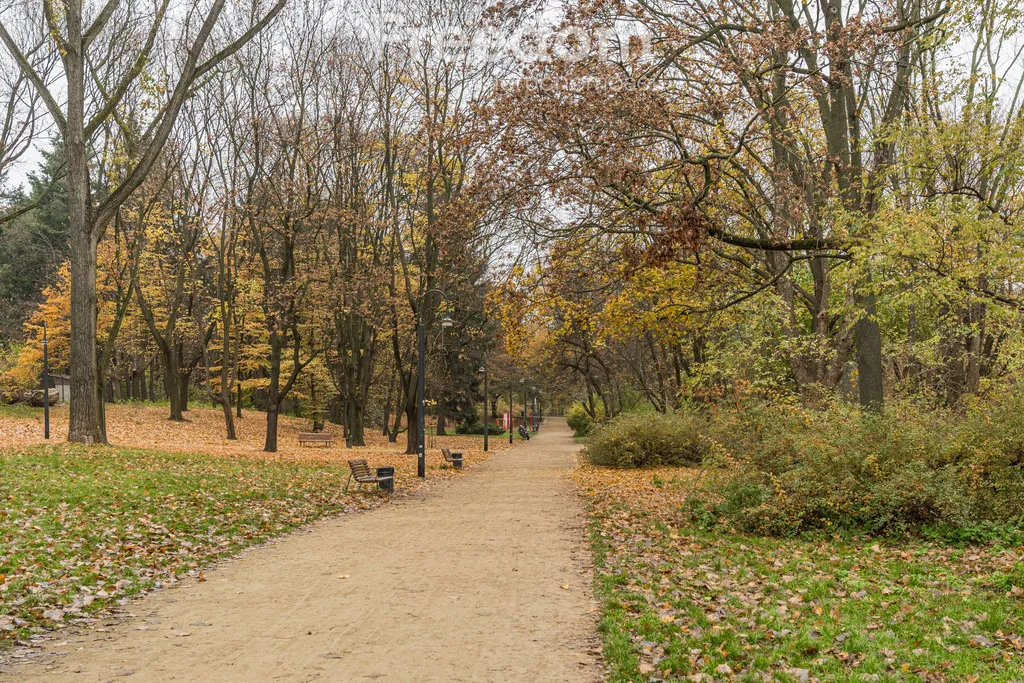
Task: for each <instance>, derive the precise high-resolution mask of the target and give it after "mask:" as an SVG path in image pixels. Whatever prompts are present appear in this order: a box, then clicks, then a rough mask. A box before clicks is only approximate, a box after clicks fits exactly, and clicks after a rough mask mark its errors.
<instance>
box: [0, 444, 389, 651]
mask: <svg viewBox="0 0 1024 683" xmlns="http://www.w3.org/2000/svg"><path fill="white" fill-rule="evenodd" d="M347 475H348V471H347V468H345V467H344V466H337V465H324V464H296V463H286V462H276V461H266V460H260V459H231V458H224V457H211V456H203V455H182V454H173V453H163V452H157V451H148V450H136V449H124V448H86V447H81V446H76V445H69V444H62V445H56V446H43V447H33V448H25V449H17V450H7V451H0V647H2V646H3V643H4V642H7V643H8V644H9V643H10V641H11V640H12V639H13V638H17V637H23V636H25V635H28V634H29V633H32V632H34V631H38V630H41V629H43V628H52V627H54V626H56V625H59V624H64V623H69V622H72V621H74V619H76V618H82V617H85V616H87V615H88V614H89V613H91V612H94V611H96V610H98V609H101V608H102V607H104V606H107V605H111V604H115V603H118V602H120V601H123V600H125V599H127V598H129V597H130V596H132V595H134V594H136V593H138V592H140V591H142V590H145V589H146V588H150V587H153V586H156V585H160V584H161V583H167V582H173V581H174V580H175V577H176V576H179V575H181V574H182V573H184V572H188V571H190V570H195V569H197V568H200V567H202V566H203V565H204V564H207V563H209V562H210V561H212V560H214V559H215V558H219V557H224V556H227V555H231V554H233V553H236V552H237V551H238V550H239V549H241V548H243V547H245V546H249V545H252V544H255V543H259V542H261V541H263V540H266V539H267V538H270V537H272V536H275V535H278V534H281V533H283V532H286V531H288V530H290V529H292V528H294V527H296V526H298V525H301V524H304V523H307V522H309V521H311V520H314V519H316V518H318V517H321V516H323V515H326V514H330V513H334V512H339V511H342V510H345V509H348V508H352V507H357V506H367V505H369V504H371V502H372V501H374V500H376V496H374V495H373V494H369V495H367V496H363V495H357V496H342V495H341V491H342V488H343V486H344V484H345V479H346V477H347Z"/></svg>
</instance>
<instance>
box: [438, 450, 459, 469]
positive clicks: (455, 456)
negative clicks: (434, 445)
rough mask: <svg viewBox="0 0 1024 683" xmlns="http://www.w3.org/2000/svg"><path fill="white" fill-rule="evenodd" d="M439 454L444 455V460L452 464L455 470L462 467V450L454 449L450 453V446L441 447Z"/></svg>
mask: <svg viewBox="0 0 1024 683" xmlns="http://www.w3.org/2000/svg"><path fill="white" fill-rule="evenodd" d="M441 455H443V456H444V459H445V462H450V463H451V464H452V466H454V467H455V469H457V470H461V469H462V452H461V451H455V452H454V453H452V451H451V449H450V448H442V449H441Z"/></svg>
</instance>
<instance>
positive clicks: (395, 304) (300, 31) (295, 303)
mask: <svg viewBox="0 0 1024 683" xmlns="http://www.w3.org/2000/svg"><path fill="white" fill-rule="evenodd" d="M72 4H74V3H72ZM222 4H223V3H221V2H218V1H216V0H215V1H214V2H212V3H211V4H210V6H209V8H208V9H207V11H206V13H205V14H202V13H198V12H196V13H194V14H190V15H188V17H189V19H190V20H191V22H192V23H189V22H186V23H185V24H184V25H183V27H182V29H181V30H182V35H181V36H179V37H177V38H175V39H174V40H172V39H171V38H170V37H168V36H167V35H166V33H167V31H166V30H165V29H166V28H167V27H166V26H165V25H164V22H165V21H166V19H165V12H168V11H170V10H168V9H167V3H166V2H165V3H164V4H163V5H162V6H158V7H157V8H156V13H155V14H146V13H145V12H144V11H143V8H141V6H139V5H138V3H134V2H126V3H123V4H122V3H119V2H116V0H112V1H111V2H108V3H107V4H105V5H103V6H102V7H97V8H94V9H95V13H94V14H93V16H92V17H90V20H91V22H92V24H91V27H90V26H89V22H86V21H84V19H82V17H75V16H72V14H73V13H69V15H68V16H67V17H65V18H61V19H60V20H57V19H54V18H53V17H44V19H45V21H43V22H42V23H37V24H33V21H36V22H38V20H37V19H35V18H34V17H32V16H31V14H30V13H29V12H28V9H27V5H26V7H25V8H23V9H24V10H25V13H24V14H22V15H17V16H16V17H13V18H12V16H9V15H5V14H3V13H0V21H3V22H4V24H2V25H3V26H6V25H9V24H10V23H11V22H12V21H14V19H16V18H20V19H21V24H19V25H20V26H23V28H24V32H25V33H26V34H32V30H33V28H35V29H36V30H38V31H39V32H38V33H37V34H34V35H36V39H37V44H38V47H35V48H32V49H28V48H22V47H19V45H18V41H17V40H16V36H14V35H13V31H11V30H8V29H3V30H0V38H3V39H4V44H5V45H7V46H8V49H9V51H10V54H11V55H13V56H14V57H15V61H16V62H17V63H18V64H19V65H21V66H22V67H23V71H24V72H25V73H27V74H29V80H30V81H31V82H33V83H35V82H36V79H35V76H34V74H42V73H43V68H44V66H55V65H57V64H58V62H60V63H61V64H62V65H63V68H62V73H63V74H65V75H66V76H67V77H68V78H70V79H71V81H72V82H75V83H77V82H78V80H76V79H80V80H81V82H82V83H84V84H85V87H84V92H85V97H86V100H87V102H86V104H82V103H81V102H80V101H79V100H80V98H81V97H82V95H81V94H75V93H73V92H71V91H69V93H68V98H67V105H66V107H64V108H62V107H50V108H49V116H50V119H51V120H52V121H54V122H56V123H55V127H56V132H57V133H58V134H59V145H58V147H57V148H56V150H55V152H54V157H55V158H57V157H59V161H57V162H56V163H50V164H49V171H50V173H51V174H52V178H51V179H52V180H54V185H59V186H61V187H66V188H67V194H66V196H67V207H68V215H69V218H70V221H69V226H68V227H67V229H66V234H67V236H68V239H69V242H70V249H69V254H70V259H69V261H68V263H69V265H68V264H65V265H63V266H61V267H60V268H59V269H58V271H57V273H56V279H55V281H54V283H53V284H52V286H50V287H49V288H48V289H47V290H45V291H44V292H43V298H44V301H43V302H42V303H41V304H40V306H39V308H38V309H37V310H36V311H35V312H34V313H33V315H32V318H31V319H30V322H29V329H30V332H31V334H30V338H29V341H28V343H27V344H26V345H25V347H24V348H23V350H22V353H21V358H20V362H19V364H18V366H17V367H16V368H15V369H14V370H13V371H12V373H11V377H13V378H14V379H15V380H17V381H22V382H25V383H27V382H30V381H34V379H35V378H36V377H37V372H38V362H39V357H40V349H39V340H40V336H41V335H40V326H41V323H42V322H44V321H48V322H49V324H50V333H51V337H53V338H54V343H53V345H52V346H51V349H52V351H53V357H54V361H55V366H56V367H58V368H60V367H68V368H70V372H71V375H72V397H71V411H72V420H71V439H72V440H82V441H99V442H105V441H106V434H105V420H104V414H103V403H104V389H105V388H108V389H107V390H108V391H109V387H112V386H114V385H117V386H118V387H124V388H123V389H120V388H119V390H118V393H121V394H124V395H133V394H135V395H137V394H139V393H144V392H143V391H142V389H141V385H142V381H143V380H142V379H141V378H142V376H143V373H145V372H146V370H147V368H148V369H149V373H150V378H152V377H153V372H154V366H153V363H154V362H156V363H158V368H156V370H157V372H156V374H157V375H158V376H159V377H160V378H161V380H162V383H163V393H164V395H165V396H166V397H167V398H168V400H169V403H170V418H171V419H175V420H180V419H183V411H184V410H185V409H186V407H187V401H188V394H189V390H190V388H193V387H195V386H197V385H198V386H201V387H202V389H203V390H204V392H205V393H206V395H207V396H208V397H209V399H210V400H211V401H213V402H214V403H215V404H219V405H220V406H221V407H222V409H223V414H224V421H225V430H226V433H227V436H228V438H234V436H235V429H234V417H233V407H234V405H235V404H236V403H237V398H236V397H237V396H238V395H239V391H240V390H246V391H253V392H256V393H257V394H258V395H259V397H260V399H261V403H262V405H263V407H264V408H265V412H266V418H267V433H266V443H265V449H266V450H267V451H274V450H276V448H277V422H278V415H279V414H280V412H281V409H282V406H283V405H284V402H285V400H286V399H287V398H288V397H289V396H296V395H301V396H302V398H303V401H304V402H305V403H306V405H307V406H310V407H311V408H312V414H313V415H314V416H315V417H314V419H315V420H316V421H319V420H320V418H319V417H318V416H319V415H320V414H321V410H325V411H329V412H330V414H331V415H332V417H333V418H334V419H335V420H336V421H339V422H342V423H344V424H345V425H346V428H347V434H348V436H349V437H350V438H351V439H352V441H353V442H354V444H355V445H362V443H363V440H364V430H365V428H366V426H367V422H368V417H367V416H368V414H371V413H372V415H373V418H374V419H373V422H374V423H376V424H378V425H379V426H382V427H383V428H384V430H385V431H386V432H387V433H389V434H390V435H391V438H392V439H393V440H394V439H396V438H397V436H398V434H399V433H400V432H401V431H403V424H404V425H410V424H415V422H416V417H417V411H418V405H417V402H416V400H415V399H416V390H417V386H416V383H417V375H416V355H415V354H416V346H415V324H416V321H417V319H418V317H419V316H420V315H421V314H422V316H423V319H424V322H425V324H426V328H427V331H428V347H429V360H428V363H429V368H430V375H431V383H430V388H429V390H428V394H427V397H428V399H431V400H432V401H433V402H435V403H436V404H437V412H438V420H439V425H438V428H439V430H443V429H444V426H445V421H446V420H449V419H456V420H459V421H470V420H472V419H475V415H476V408H475V406H476V405H478V401H479V389H478V386H479V382H480V379H481V378H480V374H479V372H478V368H479V366H480V365H481V363H482V361H483V359H484V357H485V355H486V354H487V353H488V352H489V351H491V349H492V346H493V343H492V341H491V340H492V339H493V338H494V336H495V330H494V329H492V328H493V324H492V323H489V322H488V319H487V316H486V314H485V299H486V297H487V294H488V287H489V284H488V264H489V263H490V262H491V261H492V260H493V256H494V253H495V251H496V250H499V249H505V248H506V247H507V244H506V242H505V241H504V240H503V239H502V238H501V235H502V234H503V230H502V226H503V224H504V222H505V221H507V220H508V216H507V213H506V212H504V211H502V210H501V209H500V207H501V206H503V204H502V202H501V201H497V200H496V198H495V196H494V191H493V190H492V189H491V188H492V183H490V182H488V181H487V176H486V174H484V173H482V172H481V171H480V170H479V168H480V165H481V164H480V155H481V150H483V149H484V145H482V144H481V143H480V140H481V138H480V128H481V117H480V115H479V113H478V112H479V108H480V107H481V105H482V104H484V103H485V102H486V101H487V100H488V98H489V97H490V94H491V91H492V89H493V88H494V87H495V84H496V83H497V79H496V78H495V73H494V71H495V70H496V69H500V68H502V67H503V64H504V62H502V61H501V60H479V59H476V57H475V55H474V54H473V52H472V50H470V49H469V43H468V42H465V43H462V42H459V41H454V42H453V41H452V40H450V39H448V38H447V37H448V36H450V35H453V34H454V35H461V36H465V37H472V35H473V33H474V31H478V30H482V29H483V26H484V23H483V17H482V14H481V11H482V7H481V6H479V5H478V4H475V3H461V2H449V3H447V4H446V3H436V2H426V3H425V4H424V5H423V6H422V7H418V8H410V7H409V6H408V5H402V6H401V7H399V6H398V5H395V6H394V7H385V6H380V5H365V6H355V5H353V6H349V7H347V11H346V12H345V13H341V12H339V11H338V8H337V7H335V6H333V5H332V4H331V3H328V2H326V1H325V0H308V1H306V2H302V3H295V4H290V5H289V7H288V8H286V9H282V7H281V4H278V5H273V6H271V7H269V8H262V7H261V6H259V5H256V4H254V5H242V6H235V7H232V8H230V9H229V10H228V9H225V8H224V7H223V6H222ZM400 9H403V10H404V11H406V12H408V11H410V10H413V9H415V10H416V12H415V14H416V16H421V17H424V19H423V22H422V23H421V25H420V26H418V31H417V33H416V38H417V40H416V41H413V42H410V41H405V42H399V41H387V40H380V36H377V35H374V34H373V31H372V30H371V29H373V28H374V27H376V26H378V25H379V24H378V20H379V18H381V17H386V16H390V15H392V14H397V12H398V10H400ZM420 10H422V11H420ZM79 11H82V10H81V8H79ZM140 12H141V14H140ZM87 14H88V13H87ZM229 15H230V16H229ZM355 16H361V17H364V18H365V20H363V19H360V20H355V19H354V18H353V17H355ZM375 18H377V19H375ZM199 19H202V22H201V23H198V20H199ZM271 21H273V26H274V28H273V30H272V31H263V30H262V28H263V27H264V26H266V25H268V24H269V23H270V22H271ZM44 28H48V29H49V30H48V31H47V32H43V29H44ZM55 30H56V31H57V33H56V36H54V35H53V33H54V31H55ZM129 37H131V38H133V40H128V38H129ZM140 39H142V40H140ZM179 40H183V41H185V42H184V44H185V45H190V46H191V47H190V48H189V53H188V55H187V56H186V57H185V58H184V63H180V59H179V58H178V57H176V56H175V52H174V50H173V47H174V45H176V44H181V43H178V42H176V41H179ZM29 42H30V43H31V42H32V41H31V40H30V41H29ZM55 43H56V44H55ZM64 43H74V44H75V45H77V47H75V46H72V47H73V48H74V49H70V50H69V51H68V50H67V49H65V48H64V47H62V45H63V44H64ZM140 45H141V46H142V47H141V49H140V48H139V46H140ZM47 49H51V50H58V51H60V50H65V51H68V54H69V55H70V56H68V55H65V54H64V53H63V52H62V53H61V57H60V59H59V60H58V59H57V58H55V57H50V58H48V59H49V61H48V62H45V63H44V62H43V61H40V60H42V59H43V58H42V57H41V56H40V57H38V58H37V57H36V55H42V53H43V52H45V51H46V50H47ZM76 50H77V52H76ZM82 50H85V53H82ZM89 50H92V51H93V52H89ZM78 53H82V54H79V56H78V57H76V56H75V55H76V54H78ZM94 53H95V54H94ZM161 55H163V56H162V57H161ZM75 59H80V60H81V62H76V61H74V60H75ZM61 60H62V61H61ZM83 65H84V66H83ZM81 68H84V69H85V71H86V73H84V74H83V73H80V72H79V71H77V69H81ZM119 68H121V69H123V71H118V69H119ZM115 74H116V75H117V77H114V76H115ZM40 80H41V82H42V84H43V85H45V84H46V83H48V82H49V81H50V80H51V79H50V78H47V77H45V76H42V75H40ZM112 84H115V85H112ZM37 85H38V83H37ZM72 89H73V88H72ZM36 92H37V93H39V98H40V99H41V100H43V101H44V102H47V101H48V100H50V99H55V97H54V96H51V95H47V92H48V91H47V90H46V88H37V90H36ZM32 104H33V103H32V102H26V107H28V108H31V107H30V106H29V105H32ZM47 107H49V103H48V102H47ZM83 108H84V109H85V110H88V111H87V112H86V113H85V114H83V113H82V111H79V109H83ZM70 109H75V111H73V112H71V113H68V112H69V111H70ZM76 117H77V118H78V119H81V120H87V121H88V122H87V123H85V124H81V123H80V122H78V123H76V122H74V121H73V120H72V119H74V118H76ZM83 150H84V151H83ZM83 155H84V157H83ZM83 163H84V164H85V169H84V171H83V169H82V164H83ZM83 179H84V180H83ZM40 182H42V181H40ZM76 186H77V189H76ZM83 187H84V190H85V196H84V198H83V196H81V192H82V188H83ZM33 191H34V190H33ZM42 191H43V190H40V192H42ZM20 199H21V201H22V202H23V203H24V202H25V200H29V201H28V203H31V200H32V195H29V196H28V197H21V198H20ZM83 202H84V208H83ZM30 209H31V207H30ZM37 211H38V207H36V208H34V209H31V210H29V211H27V212H26V213H24V214H22V215H20V216H16V217H9V218H8V219H7V220H6V224H7V225H8V226H15V225H18V224H19V221H29V220H38V219H39V216H38V215H36V212H37ZM83 212H84V218H83ZM12 213H13V211H12ZM436 288H440V289H443V290H444V291H445V292H446V293H447V295H448V297H449V300H450V303H451V306H452V316H453V317H454V318H455V319H456V321H457V325H456V327H455V328H454V329H452V330H445V331H443V332H442V330H441V328H440V326H439V325H437V324H435V323H436V318H437V314H438V312H439V310H440V309H439V305H440V303H441V302H440V301H439V300H437V299H434V298H430V299H429V300H428V301H427V302H426V305H424V306H423V308H422V310H421V305H423V293H424V292H426V291H428V290H431V289H436ZM68 322H70V326H69V325H68ZM496 391H497V387H496ZM404 431H406V434H407V448H408V450H409V452H415V450H416V446H417V444H416V430H414V429H408V430H404Z"/></svg>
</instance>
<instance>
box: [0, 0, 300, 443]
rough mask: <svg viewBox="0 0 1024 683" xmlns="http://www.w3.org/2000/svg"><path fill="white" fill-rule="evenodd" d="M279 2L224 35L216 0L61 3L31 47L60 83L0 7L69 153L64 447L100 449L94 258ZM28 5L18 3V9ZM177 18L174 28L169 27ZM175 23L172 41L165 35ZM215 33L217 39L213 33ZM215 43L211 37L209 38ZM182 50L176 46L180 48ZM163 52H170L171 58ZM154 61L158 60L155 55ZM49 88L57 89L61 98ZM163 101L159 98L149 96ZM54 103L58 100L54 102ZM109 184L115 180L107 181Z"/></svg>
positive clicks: (1, 28) (2, 24)
mask: <svg viewBox="0 0 1024 683" xmlns="http://www.w3.org/2000/svg"><path fill="white" fill-rule="evenodd" d="M285 1H286V0H277V2H276V3H275V4H274V5H273V6H271V7H269V9H267V8H264V7H263V6H262V5H260V4H254V5H252V6H250V7H248V8H247V10H248V17H249V19H250V21H248V22H247V27H246V28H245V29H244V30H242V31H240V32H238V33H237V34H234V35H232V33H233V32H231V31H229V30H228V29H227V25H228V24H229V23H232V22H228V21H227V20H226V18H224V19H222V15H223V14H224V6H225V1H224V0H212V1H211V2H209V4H206V3H200V2H196V1H192V2H184V3H182V4H181V5H180V6H178V5H175V6H174V7H171V5H170V0H157V2H156V3H154V4H153V5H149V6H147V5H144V4H143V3H142V2H140V1H139V0H106V1H105V2H103V3H102V4H99V3H94V2H88V1H87V0H68V1H67V2H66V3H63V7H62V9H63V12H61V13H60V14H58V13H57V12H56V11H55V10H54V7H53V5H51V4H50V3H49V2H44V3H43V23H44V26H41V27H40V29H39V31H40V35H41V36H42V38H43V40H44V41H45V42H44V44H43V45H42V46H41V47H39V48H38V49H39V50H45V51H49V53H51V54H57V55H59V59H60V67H61V68H60V71H61V73H60V78H58V79H53V80H48V79H47V78H46V77H45V75H44V74H42V73H40V71H39V70H38V69H37V66H36V64H34V63H33V59H32V57H31V55H32V54H33V52H34V50H36V49H37V48H35V47H34V46H32V45H28V46H26V45H25V44H24V43H19V41H18V40H17V39H16V38H15V31H14V30H13V29H12V28H11V26H12V24H13V22H15V21H17V20H18V17H16V16H15V12H14V9H13V8H12V9H11V10H8V11H4V10H0V42H2V43H3V45H4V47H5V48H6V50H7V52H8V54H9V55H10V56H11V58H12V59H13V60H14V62H15V63H16V64H17V66H18V68H19V71H20V72H21V74H22V76H23V77H24V78H25V80H27V81H28V82H29V83H31V84H32V86H33V88H34V89H35V92H36V93H37V95H38V97H39V99H40V100H41V101H42V102H43V104H44V105H45V107H46V109H47V111H48V113H49V116H50V118H51V120H52V122H53V124H54V126H55V127H56V128H57V130H58V131H59V133H60V134H61V136H62V137H63V138H64V141H65V144H66V147H67V186H68V208H69V214H70V216H69V218H70V225H71V237H70V243H71V415H70V426H69V431H68V439H69V440H70V441H77V442H83V443H103V442H105V440H106V439H105V436H104V432H105V430H104V429H103V425H102V424H101V420H102V411H101V409H100V402H101V401H102V396H101V395H100V393H99V389H100V382H99V368H98V365H97V347H96V252H97V245H98V244H99V240H100V238H101V237H102V235H103V232H104V230H105V229H106V227H107V225H108V224H109V223H110V221H111V220H112V219H113V218H114V216H115V215H116V213H117V210H118V208H119V207H120V206H121V205H122V204H123V203H124V202H125V200H127V199H128V197H129V196H130V195H131V194H132V193H133V192H134V191H135V190H136V188H138V187H139V186H140V185H141V184H142V182H143V180H144V179H145V178H146V176H147V174H148V173H149V171H150V169H151V168H152V167H153V164H154V163H155V162H156V161H157V159H158V158H159V156H160V153H161V151H162V150H163V148H164V145H165V143H166V142H167V139H168V137H169V136H170V134H171V131H172V130H173V128H174V125H175V122H176V121H177V119H178V114H179V113H180V111H181V108H182V106H183V105H184V103H185V101H186V100H187V99H188V98H189V96H190V95H192V93H193V92H194V90H195V89H196V87H197V86H198V85H200V84H201V83H202V82H203V81H204V79H207V78H209V77H211V76H212V75H213V74H214V73H215V70H216V69H217V67H218V65H220V64H221V63H222V62H223V61H224V60H225V59H226V58H227V57H229V56H230V55H232V54H234V53H235V52H236V51H237V50H238V49H239V48H241V47H242V46H243V45H245V44H246V43H247V42H248V41H249V40H251V39H252V37H253V36H255V35H256V34H257V33H259V32H260V31H262V30H263V29H264V28H265V27H266V26H267V25H268V24H269V23H270V22H271V21H272V20H273V19H274V17H275V16H276V15H277V14H278V13H279V12H280V11H281V9H282V8H283V7H284V5H285ZM26 2H27V0H23V2H21V3H18V4H20V5H24V4H25V3H26ZM169 14H175V15H178V14H180V18H181V21H180V23H179V22H172V21H169V20H168V19H169ZM175 25H177V26H178V27H180V28H179V31H180V33H179V35H178V36H174V37H169V36H168V32H169V31H171V30H173V27H174V26H175ZM218 29H220V30H218ZM215 34H218V35H216V36H215ZM179 46H180V47H179ZM172 55H175V56H177V55H180V57H179V58H177V59H175V58H174V57H172ZM160 57H163V58H164V59H163V60H159V59H158V58H160ZM160 61H163V62H165V68H166V69H167V74H169V75H167V76H166V79H167V83H166V85H167V88H166V90H162V89H156V88H152V87H149V86H148V85H147V83H146V78H144V76H146V77H153V78H159V77H160V75H159V74H153V73H149V72H148V69H150V68H151V65H153V64H154V63H160ZM54 81H56V82H58V83H60V84H62V85H63V88H64V90H63V92H62V91H61V89H60V88H59V87H55V85H54ZM160 92H165V93H166V94H165V95H162V96H161V95H159V93H160ZM143 93H145V94H146V95H147V96H148V97H151V98H156V101H157V102H158V104H157V105H156V106H154V107H153V108H152V109H151V110H150V111H148V112H147V116H146V117H145V119H144V120H142V121H131V120H127V119H125V118H123V117H122V116H121V109H122V107H123V106H124V105H125V103H126V102H127V101H130V100H131V99H132V98H135V97H139V96H140V95H141V94H143ZM61 100H63V102H62V101H61ZM105 136H106V138H115V139H116V140H117V142H118V147H120V149H121V151H122V153H123V155H124V157H125V158H126V159H127V161H125V162H124V163H123V164H122V166H123V167H122V168H120V169H119V172H118V173H117V174H106V175H104V176H102V179H103V180H104V181H105V182H107V183H108V186H107V187H105V188H104V192H103V193H102V195H101V196H93V194H92V191H91V188H92V187H93V183H94V182H98V181H99V180H100V179H101V176H100V175H99V174H98V173H97V161H96V159H95V158H94V156H93V150H94V149H95V148H96V147H97V146H98V145H99V143H101V142H103V143H105V145H106V146H107V147H108V148H109V147H110V142H111V141H110V140H109V139H104V137H105ZM111 178H113V179H112V180H111Z"/></svg>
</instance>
